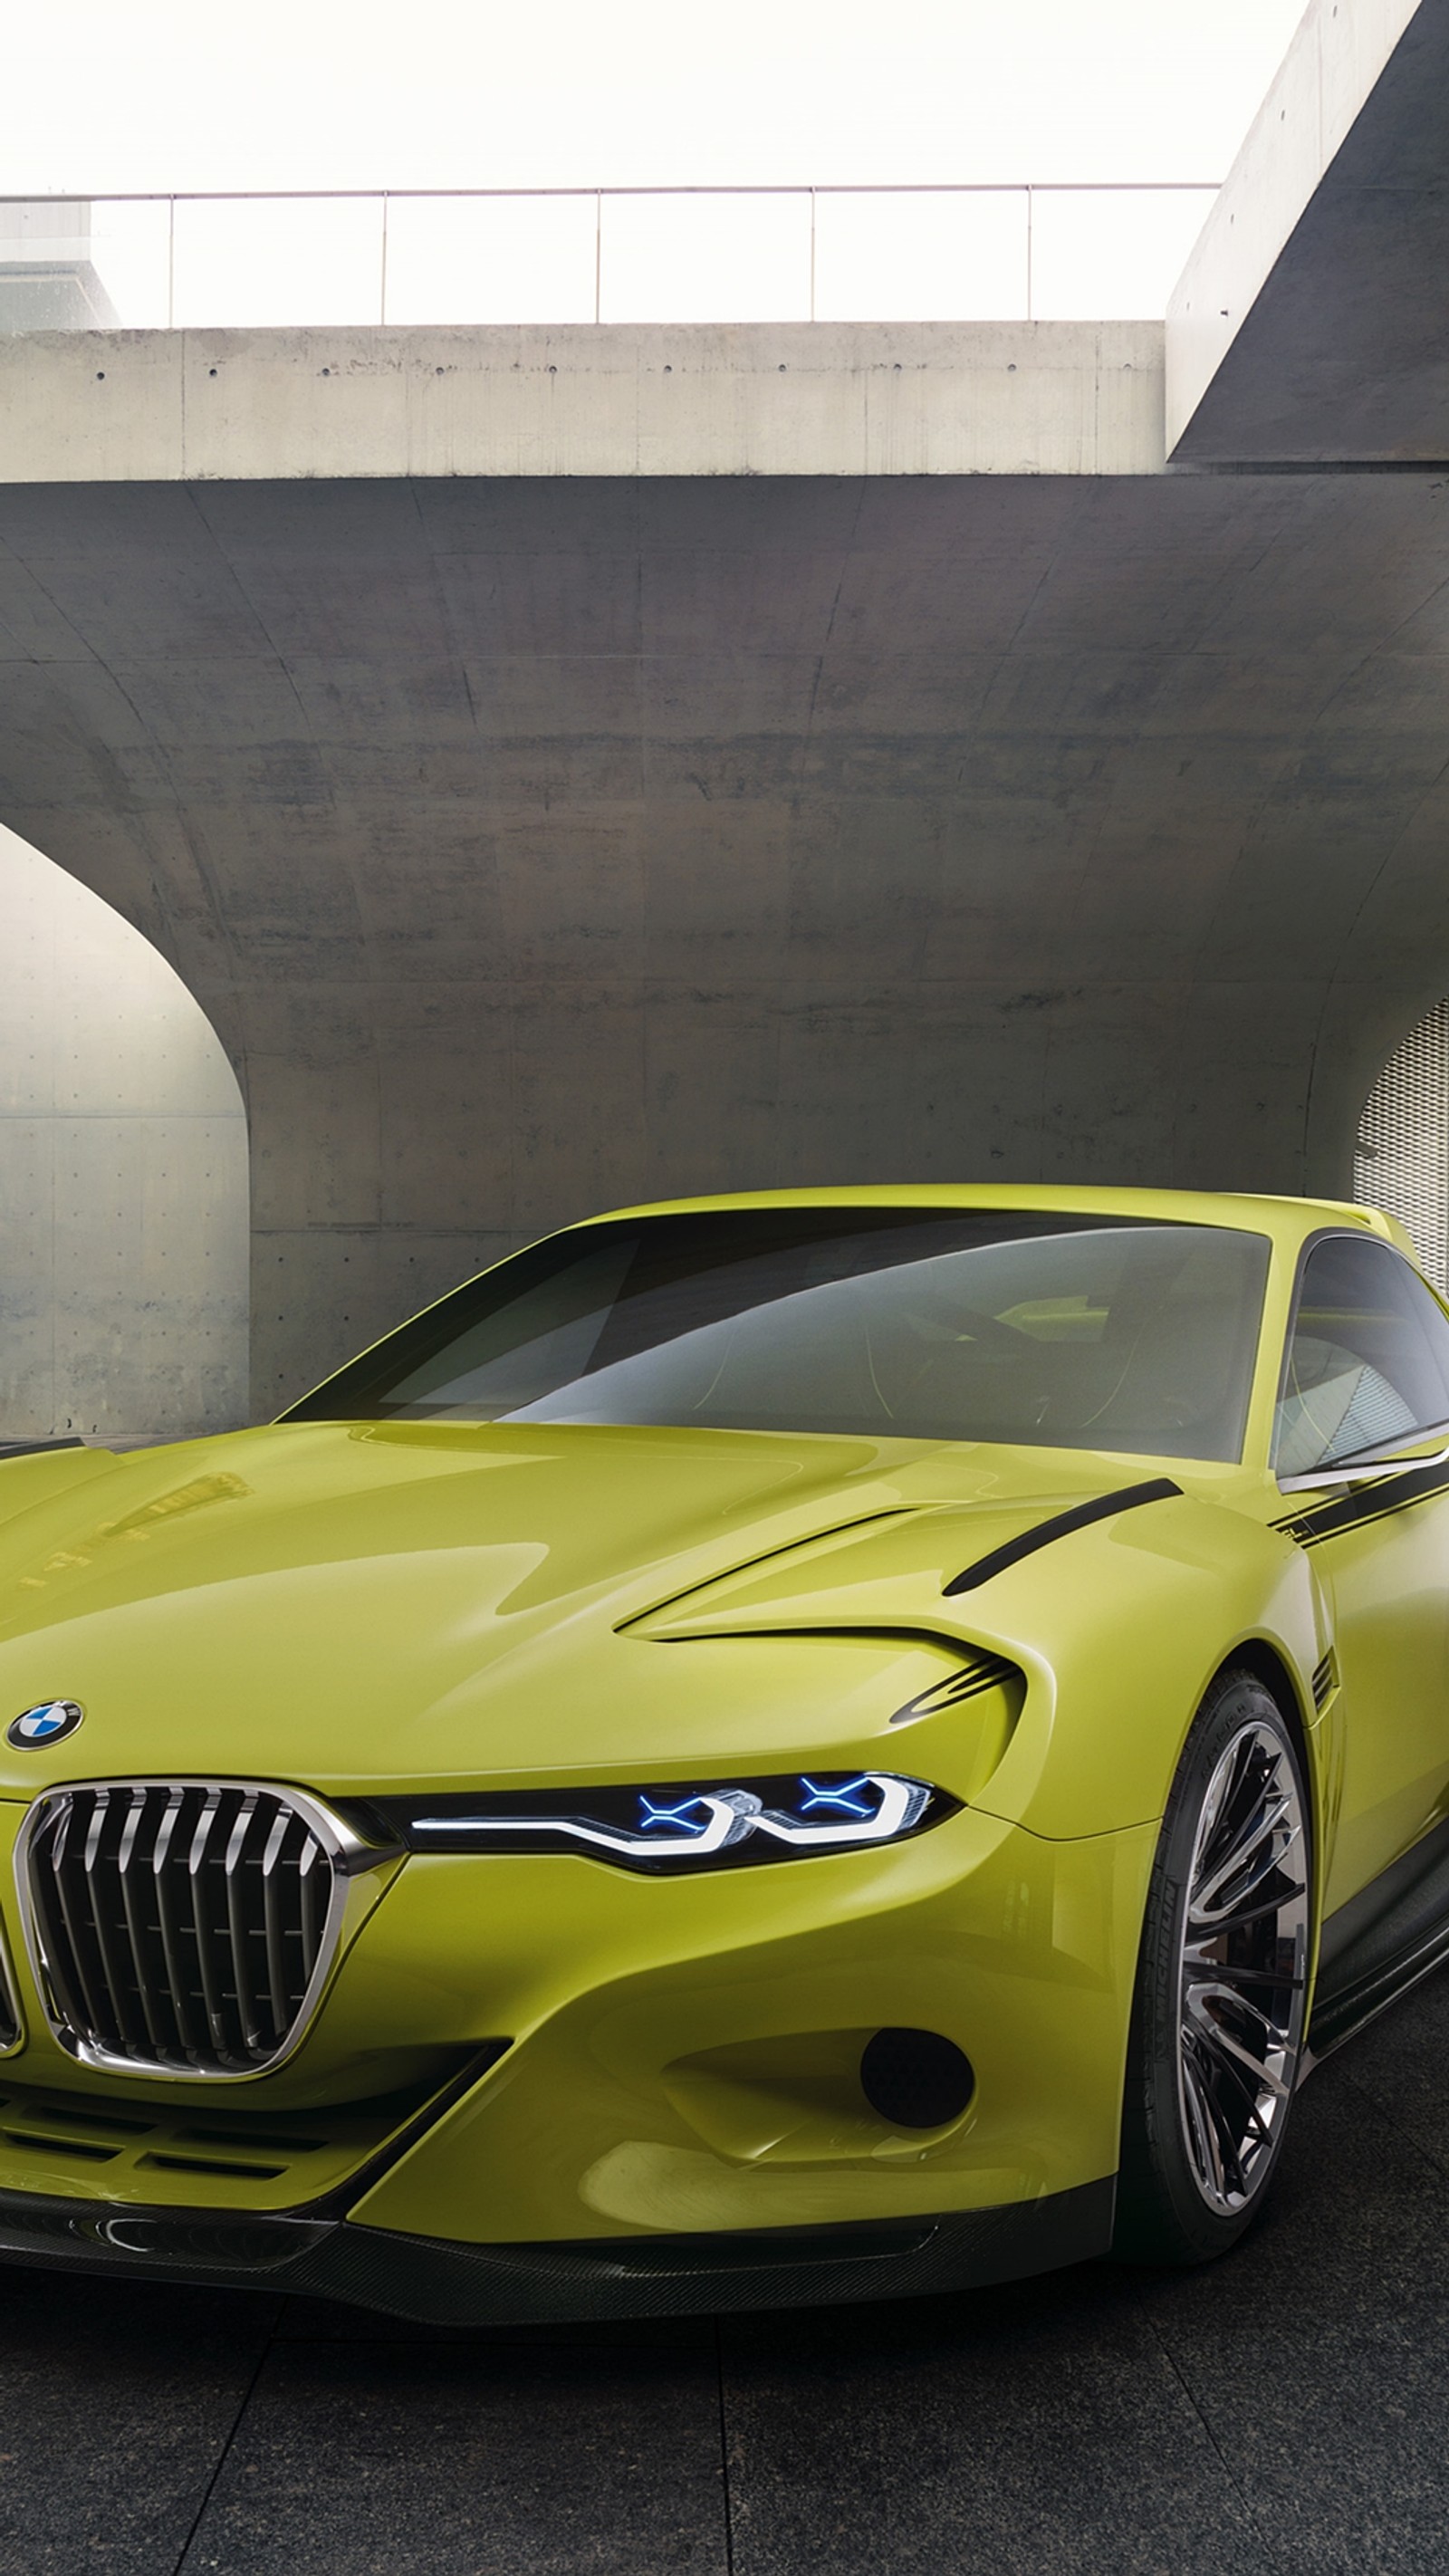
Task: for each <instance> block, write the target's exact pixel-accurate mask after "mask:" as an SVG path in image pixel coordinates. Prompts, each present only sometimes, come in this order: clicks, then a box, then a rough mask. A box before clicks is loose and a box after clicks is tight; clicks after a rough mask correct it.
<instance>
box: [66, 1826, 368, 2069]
mask: <svg viewBox="0 0 1449 2576" xmlns="http://www.w3.org/2000/svg"><path fill="white" fill-rule="evenodd" d="M383 1857H384V1855H383V1854H382V1853H381V1852H378V1853H371V1852H369V1851H367V1850H366V1848H365V1847H364V1846H362V1845H360V1844H358V1843H357V1841H356V1838H355V1837H354V1836H352V1835H351V1834H350V1833H349V1832H348V1830H347V1829H346V1828H345V1827H344V1826H342V1825H341V1824H340V1823H339V1821H338V1820H337V1819H336V1818H335V1817H333V1816H330V1815H329V1814H328V1813H327V1811H326V1809H325V1808H322V1807H319V1806H318V1805H317V1804H316V1802H315V1800H313V1799H310V1798H306V1797H304V1796H302V1795H301V1794H300V1793H299V1792H298V1791H296V1790H290V1789H287V1790H284V1789H265V1788H258V1787H256V1786H255V1785H253V1784H250V1783H247V1782H244V1781H205V1780H138V1781H120V1780H109V1781H96V1782H92V1783H89V1784H88V1785H87V1786H85V1787H83V1788H70V1789H54V1790H50V1791H48V1792H46V1794H45V1795H43V1796H42V1797H40V1798H38V1799H37V1800H36V1803H35V1805H34V1806H33V1807H32V1808H31V1810H30V1813H29V1815H28V1817H27V1819H26V1822H25V1825H24V1827H23V1828H22V1831H21V1836H20V1841H19V1844H18V1847H17V1855H16V1867H17V1871H18V1873H19V1879H20V1897H21V1905H22V1908H23V1911H24V1915H25V1925H26V1933H27V1937H28V1938H29V1941H30V1944H31V1950H32V1955H33V1960H34V1965H35V1970H36V1977H37V1982H38V1984H39V1986H40V1990H41V1995H42V1998H43V2000H44V2003H45V2009H46V2013H47V2015H48V2017H49V2020H50V2024H51V2028H52V2029H53V2030H54V2032H55V2034H56V2037H57V2038H58V2039H59V2040H60V2042H61V2044H62V2045H63V2046H64V2047H65V2048H67V2049H69V2050H70V2052H71V2053H72V2055H73V2056H75V2057H77V2058H79V2059H80V2060H81V2061H82V2062H83V2063H84V2064H86V2065H90V2066H98V2067H125V2068H129V2069H131V2070H132V2071H141V2072H150V2073H153V2074H166V2075H198V2076H211V2077H236V2076H241V2075H254V2074H257V2073H259V2072H260V2071H261V2070H262V2069H263V2068H265V2067H268V2066H275V2065H276V2064H277V2063H278V2062H279V2060H280V2059H282V2058H284V2057H287V2056H289V2055H290V2053H291V2051H292V2050H293V2049H294V2048H295V2047H296V2045H297V2043H298V2041H299V2040H300V2038H301V2036H302V2034H303V2032H304V2030H305V2029H306V2027H307V2023H308V2021H309V2020H310V2018H311V2015H312V2012H313V2010H314V2009H315V2006H316V2004H317V2001H318V1998H319V1997H320V1995H321V1991H322V1988H323V1986H324V1985H325V1983H326V1979H327V1973H328V1970H329V1968H330V1967H331V1964H332V1960H333V1958H334V1956H335V1955H336V1949H337V1942H338V1938H339V1935H340V1932H341V1928H342V1915H343V1909H344V1905H345V1901H346V1881H347V1875H348V1873H349V1871H350V1870H352V1869H355V1868H357V1867H358V1866H359V1865H360V1866H367V1865H368V1864H369V1863H370V1862H371V1861H373V1860H380V1859H382V1858H383Z"/></svg>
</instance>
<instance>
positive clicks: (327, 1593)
mask: <svg viewBox="0 0 1449 2576" xmlns="http://www.w3.org/2000/svg"><path fill="white" fill-rule="evenodd" d="M1151 1467H1152V1462H1150V1461H1145V1460H1141V1459H1135V1458H1134V1459H1132V1460H1130V1461H1124V1460H1122V1459H1109V1458H1103V1457H1100V1456H1097V1455H1095V1454H1093V1453H1068V1452H1062V1451H1042V1450H1014V1449H1009V1448H998V1447H988V1446H984V1445H982V1446H973V1447H967V1446H960V1445H954V1444H953V1445H950V1446H942V1447H939V1448H937V1447H934V1446H928V1445H925V1444H922V1443H920V1442H905V1441H899V1442H889V1443H885V1442H877V1441H871V1440H855V1439H847V1438H812V1437H794V1436H788V1437H787V1436H783V1435H776V1434H773V1433H753V1432H692V1431H684V1430H652V1429H634V1428H601V1427H595V1426H588V1427H584V1426H578V1427H574V1426H567V1427H564V1426H560V1427H547V1428H544V1427H538V1428H534V1427H531V1426H523V1425H514V1424H484V1425H457V1424H451V1423H449V1424H434V1423H407V1424H397V1423H390V1424H368V1425H351V1426H349V1425H344V1424H310V1423H309V1424H303V1423H295V1424H279V1425H276V1426H274V1427H272V1428H270V1429H267V1430H261V1431H252V1432H239V1433H233V1434H231V1435H229V1436H228V1437H226V1438H224V1439H217V1440H211V1441H205V1442H193V1443H187V1444H185V1445H184V1446H178V1447H169V1448H164V1449H151V1450H144V1451H138V1452H133V1453H131V1454H130V1455H129V1456H125V1457H117V1458H112V1457H110V1456H102V1455H99V1454H98V1453H96V1452H94V1451H85V1452H78V1453H71V1454H70V1459H69V1462H68V1463H67V1461H65V1460H57V1459H56V1458H54V1457H50V1458H44V1459H41V1458H37V1459H35V1460H26V1459H19V1460H13V1461H10V1462H7V1463H3V1464H0V1727H3V1725H4V1724H5V1723H7V1722H8V1720H9V1718H10V1717H11V1716H12V1715H13V1714H18V1713H19V1712H20V1711H21V1710H23V1709H25V1708H27V1707H28V1706H30V1705H32V1704H34V1703H35V1702H38V1701H41V1700H46V1699H52V1698H54V1699H61V1698H64V1699H75V1700H79V1701H80V1702H81V1703H82V1704H83V1705H84V1707H85V1709H86V1712H87V1716H86V1724H85V1729H84V1733H83V1734H82V1735H80V1736H78V1737H76V1738H73V1739H71V1740H69V1741H67V1742H65V1743H63V1744H61V1745H57V1746H54V1747H52V1748H51V1749H50V1750H49V1751H48V1752H47V1751H45V1750H43V1749H29V1748H27V1749H25V1750H15V1749H13V1748H11V1747H9V1746H8V1745H5V1744H4V1743H3V1740H0V1795H7V1796H10V1797H16V1796H25V1797H29V1796H31V1795H33V1794H34V1792H35V1791H36V1790H37V1789H38V1788H40V1787H42V1786H44V1785H45V1784H46V1783H47V1781H49V1780H51V1779H80V1778H96V1777H102V1776H106V1775H108V1774H112V1773H117V1772H124V1773H131V1774H145V1773H176V1772H192V1773H202V1774H206V1773H211V1772H215V1773H220V1774H238V1773H239V1774H242V1775H243V1776H247V1775H250V1776H260V1777H270V1778H274V1779H280V1780H292V1781H295V1782H301V1783H311V1784H312V1785H314V1786H317V1787H320V1788H323V1789H326V1790H330V1791H332V1792H333V1793H334V1794H347V1793H348V1792H349V1791H351V1792H355V1793H362V1792H366V1791H367V1790H369V1789H370V1790H374V1791H377V1790H381V1789H383V1788H387V1787H393V1786H397V1787H406V1786H408V1785H410V1784H412V1783H414V1782H419V1783H421V1782H427V1781H437V1780H440V1779H443V1778H453V1779H458V1780H460V1781H471V1780H476V1779H479V1778H480V1777H483V1776H489V1777H495V1778H496V1777H497V1776H499V1775H500V1774H504V1775H506V1774H508V1773H510V1772H517V1773H519V1774H520V1776H537V1775H538V1774H539V1773H540V1772H542V1771H555V1770H556V1771H559V1772H561V1773H563V1774H567V1773H568V1772H569V1771H571V1770H573V1771H576V1772H578V1773H579V1774H580V1776H583V1775H586V1774H587V1772H588V1771H589V1770H590V1769H592V1770H593V1771H594V1772H595V1773H596V1774H598V1773H599V1772H600V1771H601V1770H602V1769H605V1768H607V1769H609V1770H617V1769H618V1768H619V1767H620V1766H621V1765H628V1764H639V1763H647V1764H650V1765H652V1766H654V1768H655V1769H656V1770H657V1769H658V1767H659V1766H660V1765H665V1766H668V1765H670V1764H678V1765H679V1766H680V1767H681V1768H685V1767H687V1765H688V1763H689V1762H690V1761H691V1760H692V1759H696V1758H705V1757H706V1756H707V1755H708V1754H709V1752H710V1749H711V1744H710V1729H711V1726H712V1725H713V1724H714V1720H713V1719H712V1718H711V1717H710V1715H709V1712H708V1708H707V1706H706V1705H701V1707H700V1710H699V1712H698V1716H697V1719H694V1718H692V1716H691V1702H690V1697H689V1695H688V1694H686V1693H681V1692H680V1691H679V1689H678V1688H677V1686H676V1677H677V1675H678V1673H679V1670H680V1659H679V1658H678V1656H677V1655H676V1656H674V1657H672V1658H669V1657H666V1658H664V1661H665V1662H667V1663H668V1664H669V1669H670V1686H669V1689H668V1691H667V1694H666V1693H664V1692H663V1691H662V1690H661V1688H660V1687H659V1680H658V1677H659V1675H660V1673H661V1671H662V1669H663V1666H662V1664H661V1645H660V1642H659V1641H660V1640H662V1639H666V1638H674V1639H678V1638H681V1637H684V1636H689V1635H694V1636H701V1635H708V1634H713V1635H715V1636H720V1635H728V1634H730V1633H731V1632H738V1631H739V1630H740V1629H741V1628H742V1627H743V1628H745V1629H752V1630H753V1632H754V1633H756V1634H758V1633H759V1632H760V1631H761V1630H762V1629H763V1630H766V1631H776V1632H778V1631H782V1630H789V1629H790V1628H792V1627H794V1628H795V1629H797V1630H798V1629H802V1628H803V1629H811V1628H826V1627H829V1628H831V1629H833V1630H835V1631H837V1632H838V1630H839V1628H840V1627H841V1625H842V1623H844V1624H845V1625H846V1626H849V1625H852V1624H854V1625H857V1626H861V1627H866V1626H869V1627H870V1628H871V1629H872V1630H873V1631H875V1632H876V1633H879V1632H880V1631H882V1630H889V1629H890V1628H892V1627H899V1628H901V1629H903V1630H905V1631H908V1632H910V1633H912V1634H914V1635H915V1636H916V1637H917V1638H919V1637H920V1636H921V1634H922V1633H923V1631H924V1630H929V1631H930V1632H931V1633H933V1634H934V1633H939V1634H940V1636H941V1637H942V1638H943V1640H946V1641H949V1640H950V1639H951V1638H952V1637H962V1636H969V1635H970V1633H971V1630H970V1627H969V1625H963V1624H962V1621H963V1619H966V1620H969V1618H970V1617H972V1616H975V1617H978V1618H979V1616H980V1613H979V1611H977V1610H976V1609H975V1606H974V1603H971V1604H960V1605H958V1604H955V1603H951V1602H943V1601H942V1587H943V1584H944V1583H945V1582H946V1581H948V1580H949V1579H950V1577H951V1576H952V1575H953V1574H954V1573H956V1572H957V1571H959V1570H960V1568H961V1567H962V1566H963V1565H966V1564H968V1563H970V1562H972V1561H974V1560H975V1559H977V1558H979V1557H980V1556H982V1555H984V1554H985V1553H986V1552H987V1551H989V1550H990V1549H991V1548H992V1547H994V1546H996V1545H999V1544H1000V1543H1001V1542H1002V1541H1003V1540H1004V1539H1007V1538H1010V1537H1013V1536H1015V1535H1017V1534H1018V1533H1019V1532H1021V1531H1022V1530H1024V1529H1026V1528H1029V1527H1030V1526H1032V1524H1033V1523H1034V1522H1035V1521H1037V1520H1039V1519H1040V1518H1042V1517H1043V1516H1044V1515H1046V1514H1047V1513H1050V1512H1053V1511H1057V1510H1060V1509H1062V1508H1063V1507H1065V1506H1067V1505H1069V1504H1071V1503H1073V1502H1076V1501H1080V1500H1082V1499H1083V1498H1084V1497H1085V1496H1087V1495H1091V1494H1097V1493H1101V1492H1103V1491H1106V1490H1109V1489H1110V1488H1112V1487H1113V1486H1116V1485H1121V1484H1125V1483H1128V1482H1130V1481H1132V1480H1133V1479H1134V1477H1135V1478H1139V1479H1140V1478H1141V1477H1142V1476H1143V1475H1144V1474H1147V1473H1150V1472H1151ZM752 1601H753V1603H754V1606H753V1607H751V1602H752ZM958 1613H959V1615H958ZM704 1697H705V1701H706V1702H707V1699H708V1694H707V1693H706V1694H705V1695H704ZM721 1750H722V1748H721V1747H720V1745H719V1742H718V1737H717V1734H716V1735H715V1737H714V1739H713V1753H714V1756H715V1758H718V1756H719V1753H720V1751H721Z"/></svg>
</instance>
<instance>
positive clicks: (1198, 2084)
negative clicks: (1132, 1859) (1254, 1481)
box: [1112, 1672, 1309, 2263]
mask: <svg viewBox="0 0 1449 2576" xmlns="http://www.w3.org/2000/svg"><path fill="white" fill-rule="evenodd" d="M1308 1891H1309V1851H1308V1799H1307V1793H1306V1790H1305V1787H1304V1780H1303V1771H1302V1766H1301V1764H1300V1761H1299V1756H1298V1751H1297V1747H1296V1745H1295V1743H1294V1740H1293V1736H1292V1734H1291V1732H1290V1730H1289V1728H1288V1726H1287V1724H1286V1722H1285V1720H1284V1718H1283V1715H1282V1712H1281V1711H1280V1709H1279V1707H1278V1704H1277V1702H1276V1701H1275V1700H1274V1699H1273V1697H1272V1696H1271V1694H1270V1693H1269V1692H1268V1691H1267V1690H1266V1689H1265V1688H1264V1686H1263V1684H1262V1683H1261V1682H1260V1681H1258V1680H1257V1678H1256V1677H1255V1676H1254V1675H1253V1674H1252V1673H1247V1672H1229V1673H1225V1674H1223V1675H1222V1676H1221V1677H1220V1678H1219V1680H1218V1681H1216V1682H1215V1683H1214V1685H1213V1687H1212V1689H1211V1690H1210V1691H1209V1693H1208V1696H1207V1698H1206V1700H1205V1701H1204V1703H1203V1706H1202V1708H1201V1710H1200V1711H1199V1713H1198V1717H1197V1720H1196V1722H1195V1724H1194V1726H1193V1730H1192V1733H1191V1734H1190V1735H1189V1737H1188V1740H1187V1744H1186V1746H1185V1748H1184V1751H1183V1756H1182V1760H1181V1762H1180V1763H1179V1764H1178V1768H1177V1777H1176V1779H1175V1780H1174V1782H1173V1785H1172V1795H1171V1797H1170V1798H1169V1800H1168V1805H1167V1813H1166V1815H1165V1816H1164V1818H1163V1824H1162V1838H1161V1841H1160V1842H1159V1844H1158V1848H1157V1858H1156V1861H1155V1863H1154V1866H1153V1871H1152V1881H1151V1885H1150V1887H1149V1890H1148V1896H1147V1908H1146V1913H1145V1916H1144V1919H1143V1930H1142V1952H1141V1958H1140V1962H1139V1965H1138V1971H1137V1987H1136V1993H1135V1996H1134V2000H1133V2009H1132V2029H1131V2037H1130V2040H1129V2043H1128V2052H1127V2082H1126V2088H1125V2093H1124V2097H1123V2106H1122V2161H1121V2175H1120V2180H1119V2184H1118V2203H1117V2225H1116V2230H1115V2233H1114V2236H1113V2240H1112V2250H1113V2252H1114V2253H1115V2254H1118V2255H1121V2256H1123V2257H1124V2258H1125V2259H1126V2260H1127V2261H1129V2262H1138V2263H1143V2262H1146V2263H1205V2262H1207V2261H1209V2260H1210V2259H1211V2258H1212V2256H1213V2255H1215V2254H1225V2253H1226V2252H1227V2250H1228V2248H1229V2246H1231V2245H1235V2244H1236V2243H1237V2240H1238V2238H1239V2237H1240V2236H1241V2235H1242V2233H1243V2231H1244V2229H1245V2228H1247V2227H1248V2226H1249V2225H1250V2224H1251V2222H1252V2220H1253V2218H1254V2217H1255V2216H1256V2214H1257V2212H1258V2210H1259V2208H1260V2207H1261V2205H1262V2201H1263V2197H1264V2194H1265V2192H1266V2190H1267V2187H1268V2180H1269V2177H1270V2175H1271V2173H1272V2171H1273V2168H1274V2166H1275V2165H1276V2163H1277V2161H1278V2156H1279V2153H1280V2151H1281V2149H1282V2145H1283V2133H1284V2130H1285V2128H1286V2126H1287V2121H1288V2112H1289V2108H1290V2106H1291V2103H1292V2099H1293V2087H1294V2083H1295V2081H1296V2078H1297V2074H1298V2067H1299V2061H1300V2058H1301V2056H1302V2051H1303V2021H1304V2009H1305V2004H1306V2000H1307V1970H1308V1926H1309V1902H1308Z"/></svg>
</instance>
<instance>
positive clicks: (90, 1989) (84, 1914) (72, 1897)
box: [53, 1796, 111, 2032]
mask: <svg viewBox="0 0 1449 2576" xmlns="http://www.w3.org/2000/svg"><path fill="white" fill-rule="evenodd" d="M94 1810H95V1799H94V1797H93V1796H92V1797H90V1798H89V1799H88V1800H87V1802H86V1806H85V1808H84V1809H83V1810H82V1811H81V1812H79V1813H77V1812H76V1811H75V1810H74V1809H72V1810H70V1811H69V1812H67V1813H66V1815H65V1816H64V1817H63V1818H62V1822H61V1829H60V1833H59V1835H58V1836H57V1839H56V1845H55V1855H54V1862H53V1874H54V1880H55V1893H56V1898H57V1903H58V1907H59V1913H60V1920H61V1923H62V1924H63V1926H64V1928H65V1932H66V1936H67V1939H68V1944H69V1952H70V1962H71V1965H72V1966H73V1968H74V1973H75V1983H76V1988H77V1990H78V1992H79V1994H80V1997H81V2000H82V2002H83V2005H84V2008H85V2012H86V2015H87V2017H88V2018H89V2020H90V2021H91V2022H92V2023H93V2025H94V2027H95V2028H96V2030H97V2031H98V2032H99V2031H101V2030H103V2029H105V2028H108V2027H109V2026H110V2021H111V2016H110V2014H109V2011H108V2008H107V2005H106V2001H105V1968H104V1964H103V1962H102V1960H101V1958H100V1955H99V1952H98V1950H97V1946H96V1937H95V1930H94V1927H93V1925H92V1922H91V1918H90V1912H89V1909H88V1907H87V1906H86V1904H85V1864H84V1858H83V1855H84V1851H85V1843H86V1837H87V1835H88V1833H89V1830H90V1824H91V1817H92V1815H93V1813H94Z"/></svg>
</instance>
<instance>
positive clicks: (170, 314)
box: [166, 197, 176, 331]
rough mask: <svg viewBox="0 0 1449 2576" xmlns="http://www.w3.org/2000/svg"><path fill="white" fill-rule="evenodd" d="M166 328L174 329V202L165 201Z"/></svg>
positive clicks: (168, 199) (170, 199) (169, 199)
mask: <svg viewBox="0 0 1449 2576" xmlns="http://www.w3.org/2000/svg"><path fill="white" fill-rule="evenodd" d="M166 328H167V330H168V331H174V330H175V328H176V200H175V198H174V197H168V198H167V200H166Z"/></svg>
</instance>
